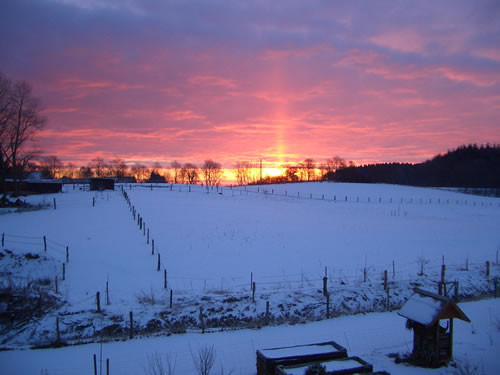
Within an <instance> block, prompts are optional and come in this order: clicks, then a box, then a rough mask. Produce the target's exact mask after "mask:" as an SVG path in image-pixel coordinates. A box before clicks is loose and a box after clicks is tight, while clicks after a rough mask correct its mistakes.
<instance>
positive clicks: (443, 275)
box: [441, 264, 446, 283]
mask: <svg viewBox="0 0 500 375" xmlns="http://www.w3.org/2000/svg"><path fill="white" fill-rule="evenodd" d="M445 274H446V266H445V265H444V264H443V265H442V266H441V283H444V277H445Z"/></svg>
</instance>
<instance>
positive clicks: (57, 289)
mask: <svg viewBox="0 0 500 375" xmlns="http://www.w3.org/2000/svg"><path fill="white" fill-rule="evenodd" d="M55 286H56V294H57V293H59V288H58V285H57V276H56V278H55Z"/></svg>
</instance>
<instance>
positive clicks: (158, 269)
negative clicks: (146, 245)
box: [156, 253, 160, 272]
mask: <svg viewBox="0 0 500 375" xmlns="http://www.w3.org/2000/svg"><path fill="white" fill-rule="evenodd" d="M156 271H158V272H160V253H158V265H157V267H156Z"/></svg>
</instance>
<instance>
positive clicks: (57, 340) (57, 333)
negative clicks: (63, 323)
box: [56, 316, 61, 343]
mask: <svg viewBox="0 0 500 375" xmlns="http://www.w3.org/2000/svg"><path fill="white" fill-rule="evenodd" d="M56 342H58V343H59V342H61V333H60V332H59V317H58V316H56Z"/></svg>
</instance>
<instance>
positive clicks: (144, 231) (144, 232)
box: [142, 222, 146, 236]
mask: <svg viewBox="0 0 500 375" xmlns="http://www.w3.org/2000/svg"><path fill="white" fill-rule="evenodd" d="M142 235H143V236H145V235H146V222H144V223H143V225H142Z"/></svg>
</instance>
